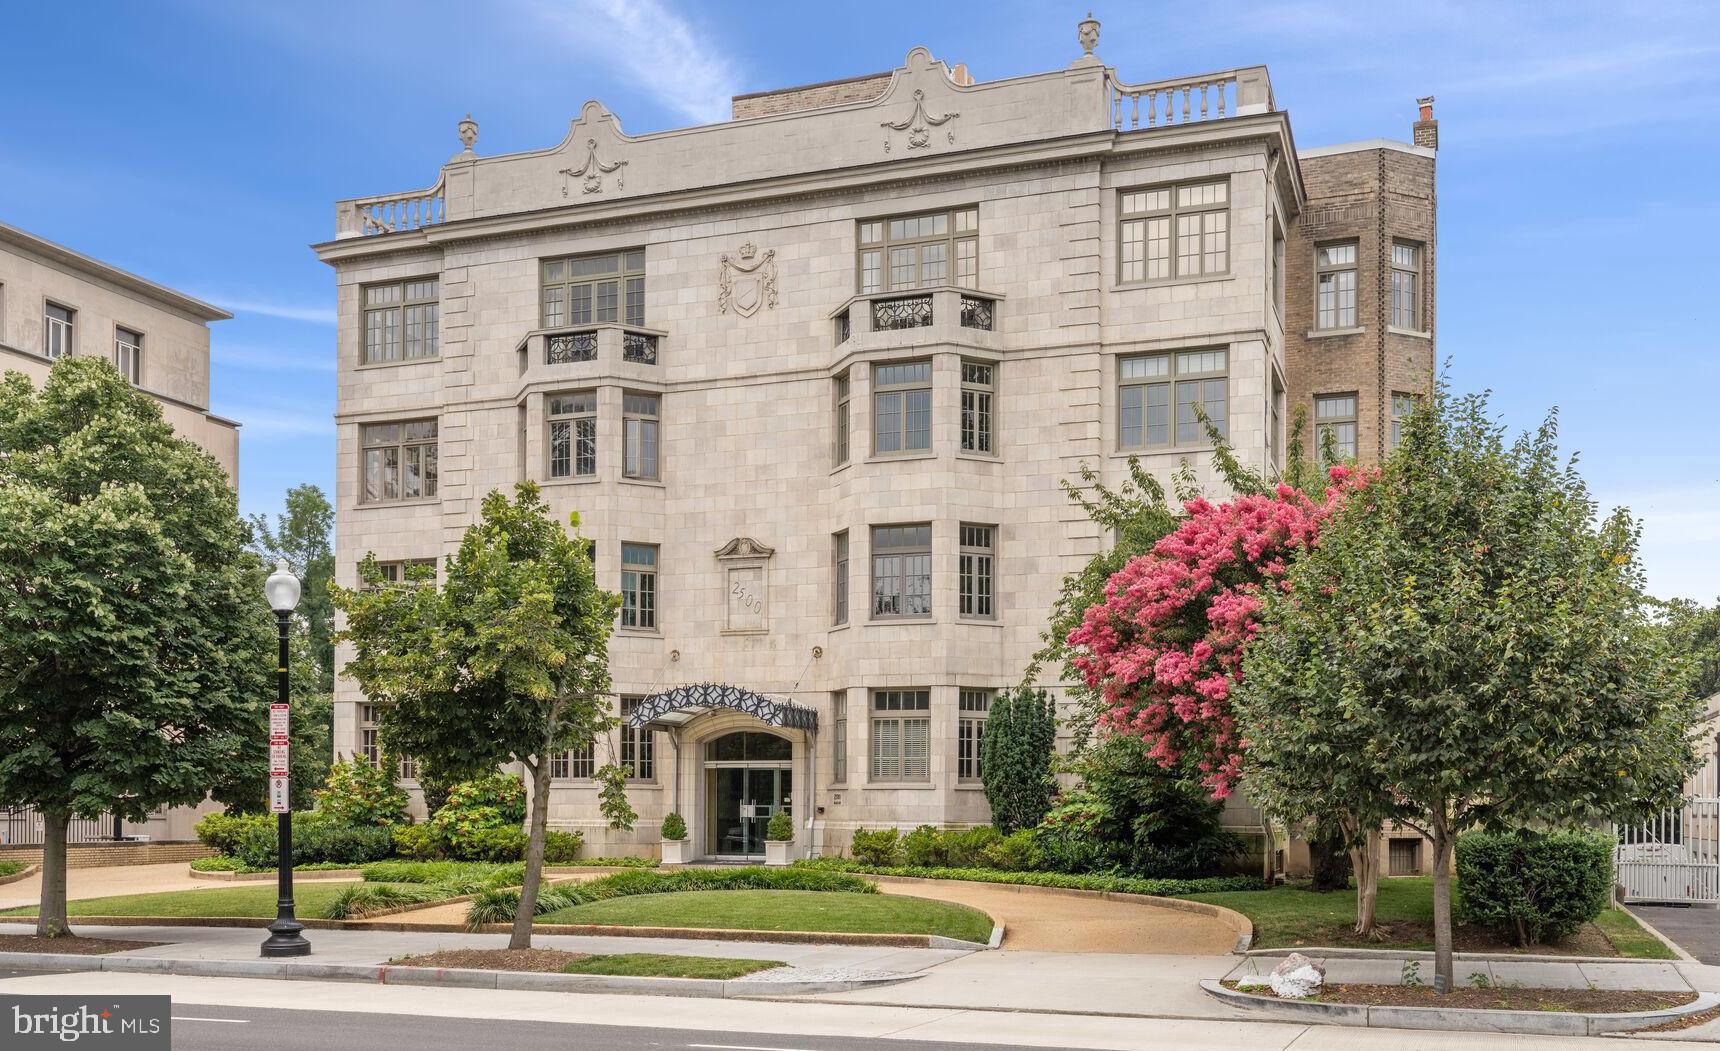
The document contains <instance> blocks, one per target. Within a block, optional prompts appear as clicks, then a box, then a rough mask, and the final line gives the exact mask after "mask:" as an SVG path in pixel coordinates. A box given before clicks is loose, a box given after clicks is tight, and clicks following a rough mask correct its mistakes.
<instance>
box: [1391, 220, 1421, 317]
mask: <svg viewBox="0 0 1720 1051" xmlns="http://www.w3.org/2000/svg"><path fill="white" fill-rule="evenodd" d="M1392 325H1393V326H1395V327H1397V328H1407V329H1411V330H1414V331H1420V330H1421V246H1420V245H1415V244H1409V243H1407V242H1404V241H1393V242H1392Z"/></svg>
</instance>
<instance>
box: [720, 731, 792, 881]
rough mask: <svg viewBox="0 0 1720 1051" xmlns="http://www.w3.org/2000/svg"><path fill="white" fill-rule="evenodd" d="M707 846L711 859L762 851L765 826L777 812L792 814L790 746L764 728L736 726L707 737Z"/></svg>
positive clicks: (741, 856)
mask: <svg viewBox="0 0 1720 1051" xmlns="http://www.w3.org/2000/svg"><path fill="white" fill-rule="evenodd" d="M701 760H702V763H703V767H704V790H705V791H704V807H703V808H702V809H703V810H704V812H705V844H706V850H707V851H708V852H709V853H710V855H711V856H712V857H717V858H756V857H762V856H763V855H764V838H765V826H766V825H768V824H769V823H770V819H771V817H772V815H774V814H775V813H776V812H777V811H779V810H786V811H788V812H789V814H790V816H793V814H794V745H793V743H792V742H791V741H789V740H788V738H786V737H780V736H778V735H776V734H773V733H767V732H765V731H762V730H734V731H731V732H729V733H726V734H723V735H722V736H721V737H716V738H712V739H711V740H709V741H706V742H705V744H704V748H703V755H702V756H701Z"/></svg>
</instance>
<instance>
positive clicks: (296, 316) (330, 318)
mask: <svg viewBox="0 0 1720 1051" xmlns="http://www.w3.org/2000/svg"><path fill="white" fill-rule="evenodd" d="M190 294H191V295H193V296H195V297H196V298H198V299H201V300H203V301H204V302H205V303H213V304H214V305H216V306H218V307H220V308H221V309H222V310H226V311H229V312H231V313H233V314H235V315H240V314H261V315H262V316H263V317H274V318H281V319H283V320H286V321H303V322H307V323H309V324H313V325H332V324H334V323H335V312H334V307H332V306H328V307H316V306H307V305H305V304H303V303H276V302H271V301H270V300H266V299H245V298H242V297H239V296H224V295H220V294H219V293H208V294H205V293H202V292H193V293H190ZM331 298H332V297H331Z"/></svg>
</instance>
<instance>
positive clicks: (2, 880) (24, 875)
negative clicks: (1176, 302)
mask: <svg viewBox="0 0 1720 1051" xmlns="http://www.w3.org/2000/svg"><path fill="white" fill-rule="evenodd" d="M40 871H42V866H40V865H25V866H24V871H22V872H14V873H12V874H11V875H10V876H0V887H4V886H5V885H6V884H8V883H17V882H19V881H20V880H27V879H29V878H30V877H31V876H34V875H35V874H36V873H38V872H40Z"/></svg>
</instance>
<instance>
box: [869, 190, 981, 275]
mask: <svg viewBox="0 0 1720 1051" xmlns="http://www.w3.org/2000/svg"><path fill="white" fill-rule="evenodd" d="M858 233H859V236H858V238H857V240H858V241H859V245H860V247H859V250H858V259H857V263H858V265H857V267H856V274H857V276H858V278H859V282H860V291H861V292H862V293H867V292H893V291H897V290H900V289H905V288H926V287H928V286H931V285H960V286H961V287H963V288H972V287H974V282H975V280H976V279H977V278H978V276H979V209H977V208H962V209H957V210H956V211H953V212H932V213H929V214H927V215H909V216H903V217H900V218H896V219H867V220H862V221H861V222H860V224H859V231H858Z"/></svg>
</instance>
